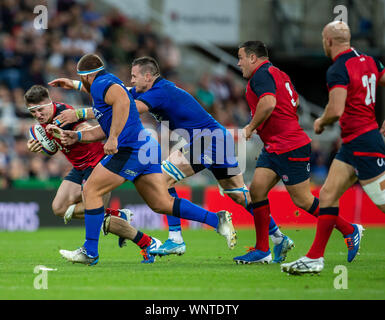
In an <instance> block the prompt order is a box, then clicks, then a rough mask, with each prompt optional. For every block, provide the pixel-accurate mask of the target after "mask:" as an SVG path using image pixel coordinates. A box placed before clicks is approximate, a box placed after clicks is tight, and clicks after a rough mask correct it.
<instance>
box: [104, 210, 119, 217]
mask: <svg viewBox="0 0 385 320" xmlns="http://www.w3.org/2000/svg"><path fill="white" fill-rule="evenodd" d="M106 214H110V215H112V216H115V217H120V212H119V210H118V209H111V208H107V209H106Z"/></svg>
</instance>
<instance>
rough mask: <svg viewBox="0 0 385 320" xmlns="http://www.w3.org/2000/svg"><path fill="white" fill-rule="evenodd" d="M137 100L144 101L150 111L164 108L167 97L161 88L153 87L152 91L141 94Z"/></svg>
mask: <svg viewBox="0 0 385 320" xmlns="http://www.w3.org/2000/svg"><path fill="white" fill-rule="evenodd" d="M135 99H136V100H139V101H142V102H143V103H144V104H145V105H147V107H148V108H149V109H150V111H151V110H152V109H156V108H159V107H161V106H162V104H163V102H164V100H165V95H164V93H163V92H162V90H161V88H157V87H153V88H151V89H150V90H148V91H146V92H144V93H142V94H140V96H139V97H138V98H135Z"/></svg>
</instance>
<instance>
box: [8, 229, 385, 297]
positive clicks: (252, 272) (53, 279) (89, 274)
mask: <svg viewBox="0 0 385 320" xmlns="http://www.w3.org/2000/svg"><path fill="white" fill-rule="evenodd" d="M283 231H284V232H285V233H286V234H288V235H289V236H290V237H292V239H293V240H294V241H295V244H296V248H295V249H294V250H293V251H292V252H290V254H289V256H288V261H292V260H294V259H296V258H298V257H300V256H302V255H303V254H305V253H306V252H307V250H308V248H309V246H310V244H311V242H312V239H313V237H314V230H313V229H300V230H296V229H283ZM149 233H150V234H152V235H154V236H156V237H159V238H160V239H161V240H164V238H165V236H166V235H167V232H166V231H150V232H149ZM183 235H184V238H185V241H186V243H187V252H186V254H185V255H183V256H180V257H178V256H169V257H164V258H162V259H158V260H157V262H156V263H155V264H152V265H143V264H141V263H140V260H141V256H140V255H139V250H138V249H137V247H136V246H135V245H133V244H132V243H129V245H128V247H125V248H123V249H120V248H118V246H117V238H116V237H115V236H113V235H108V236H106V237H104V236H102V238H101V243H100V257H101V260H100V262H99V264H98V265H97V266H94V267H89V266H84V265H79V264H71V263H68V262H66V261H65V260H63V259H62V258H61V257H60V256H59V252H58V250H59V249H61V248H64V249H71V250H72V249H75V248H76V247H77V246H79V245H80V244H81V243H82V239H83V237H84V230H83V229H80V228H79V229H77V228H62V229H41V230H39V231H38V232H32V233H28V232H13V233H12V232H0V243H1V249H0V299H140V300H141V299H146V300H147V299H149V300H151V299H155V300H156V299H167V300H168V299H170V300H184V299H193V300H195V299H215V300H217V299H231V300H237V299H384V298H385V289H384V288H385V277H384V274H385V272H384V271H385V270H384V269H385V251H384V246H383V239H384V229H381V228H368V229H367V230H366V232H365V236H364V238H363V242H362V248H361V255H360V256H358V257H357V258H356V261H354V262H353V263H350V264H349V263H347V261H346V252H347V249H346V247H345V244H344V242H343V239H342V238H341V236H340V234H339V233H338V232H336V231H335V232H334V233H333V235H332V238H331V241H330V242H329V245H328V248H327V252H326V256H325V258H326V266H325V269H324V271H323V272H322V273H321V274H320V275H319V276H317V275H316V276H311V275H304V276H288V275H286V274H284V273H281V272H280V267H279V265H274V264H271V265H236V264H234V263H233V262H232V257H234V256H236V255H239V254H243V253H244V252H245V246H248V245H252V244H253V243H254V241H255V236H254V231H253V230H238V238H239V241H238V246H237V247H236V248H235V249H234V250H233V251H230V250H228V249H227V247H226V245H225V240H224V239H223V238H222V237H221V236H219V235H218V234H216V233H215V232H213V231H211V230H185V231H184V232H183ZM37 265H44V266H46V267H48V268H56V269H57V271H50V272H48V289H47V290H44V289H41V290H36V289H35V288H34V286H33V283H34V278H35V277H36V276H37V274H34V273H33V270H34V267H35V266H37ZM336 265H343V266H345V267H347V271H348V289H340V290H337V289H335V288H334V285H333V283H334V280H335V277H336V276H337V275H338V274H335V273H334V267H335V266H336Z"/></svg>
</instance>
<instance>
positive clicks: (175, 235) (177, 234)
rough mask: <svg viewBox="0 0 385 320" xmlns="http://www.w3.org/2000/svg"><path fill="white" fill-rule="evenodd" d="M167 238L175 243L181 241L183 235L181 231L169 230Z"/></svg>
mask: <svg viewBox="0 0 385 320" xmlns="http://www.w3.org/2000/svg"><path fill="white" fill-rule="evenodd" d="M168 238H169V239H170V240H172V241H174V242H176V243H182V242H183V237H182V232H181V231H169V233H168Z"/></svg>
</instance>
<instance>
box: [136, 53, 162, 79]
mask: <svg viewBox="0 0 385 320" xmlns="http://www.w3.org/2000/svg"><path fill="white" fill-rule="evenodd" d="M133 66H140V68H141V73H142V74H144V73H146V72H149V73H150V74H151V75H152V76H159V75H160V68H159V64H158V62H157V61H156V60H155V59H154V58H152V57H140V58H136V59H135V60H134V61H133V62H132V67H133Z"/></svg>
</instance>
